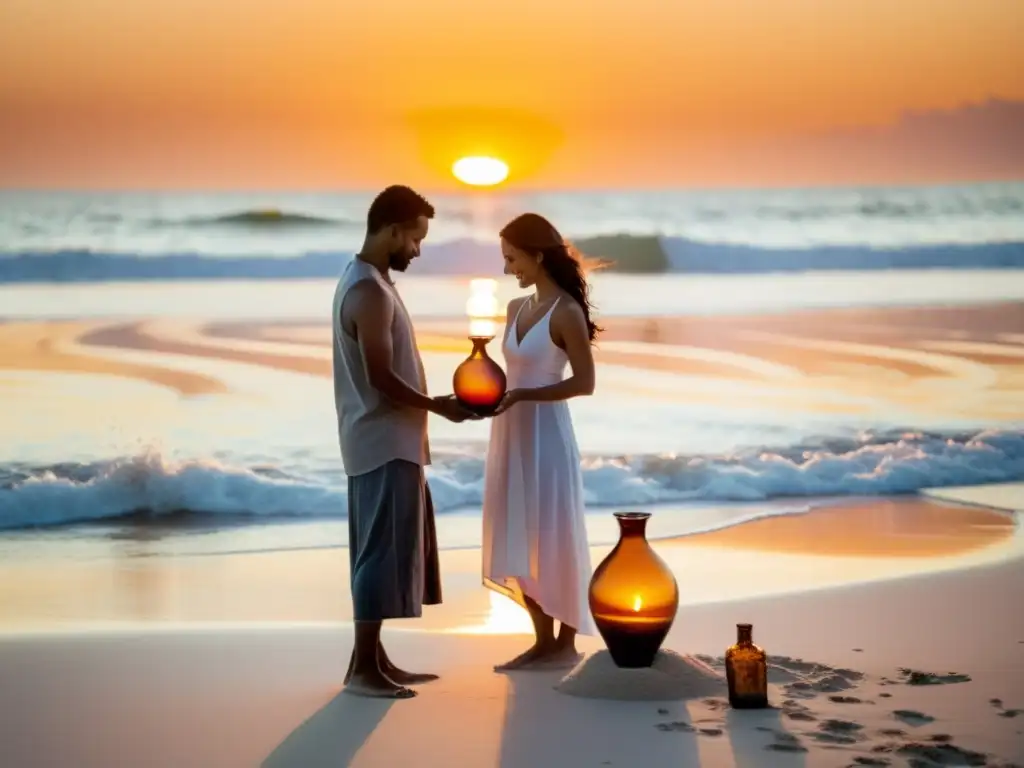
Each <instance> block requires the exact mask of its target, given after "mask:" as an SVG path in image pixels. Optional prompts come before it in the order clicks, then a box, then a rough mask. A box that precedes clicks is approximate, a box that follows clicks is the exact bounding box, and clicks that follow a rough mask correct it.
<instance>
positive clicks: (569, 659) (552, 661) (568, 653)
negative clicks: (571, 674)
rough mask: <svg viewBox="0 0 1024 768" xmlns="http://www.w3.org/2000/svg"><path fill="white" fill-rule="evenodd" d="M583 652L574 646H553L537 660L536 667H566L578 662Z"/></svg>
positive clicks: (573, 665)
mask: <svg viewBox="0 0 1024 768" xmlns="http://www.w3.org/2000/svg"><path fill="white" fill-rule="evenodd" d="M582 658H583V654H582V653H580V652H579V651H577V650H576V648H575V647H574V646H567V647H562V648H558V647H556V648H554V649H553V650H552V651H551V652H550V653H549V654H547V655H546V656H544V657H543V658H541V659H539V660H538V661H537V666H538V667H543V668H544V669H568V668H570V667H575V666H576V665H577V664H579V662H580V659H582Z"/></svg>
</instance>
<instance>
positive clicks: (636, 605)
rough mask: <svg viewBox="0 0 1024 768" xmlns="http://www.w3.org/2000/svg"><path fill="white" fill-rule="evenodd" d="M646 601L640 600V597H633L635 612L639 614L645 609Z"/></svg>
mask: <svg viewBox="0 0 1024 768" xmlns="http://www.w3.org/2000/svg"><path fill="white" fill-rule="evenodd" d="M643 604H644V601H643V600H641V599H640V595H633V610H634V611H636V612H637V613H639V612H640V609H641V608H642V607H643Z"/></svg>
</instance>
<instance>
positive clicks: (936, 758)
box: [896, 742, 989, 768]
mask: <svg viewBox="0 0 1024 768" xmlns="http://www.w3.org/2000/svg"><path fill="white" fill-rule="evenodd" d="M896 754H898V755H900V756H902V757H905V758H907V760H908V762H909V763H910V765H921V766H922V767H923V766H928V767H929V768H930V767H931V766H935V765H988V764H989V762H988V755H986V754H984V753H982V752H975V751H974V750H973V749H964V748H963V747H957V746H954V745H952V744H921V743H918V742H914V743H911V744H904V745H903V746H901V747H897V748H896Z"/></svg>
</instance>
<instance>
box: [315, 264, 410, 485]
mask: <svg viewBox="0 0 1024 768" xmlns="http://www.w3.org/2000/svg"><path fill="white" fill-rule="evenodd" d="M363 280H376V281H377V282H378V284H380V286H381V287H382V288H383V289H384V290H385V291H386V292H387V293H388V294H389V295H390V296H392V297H393V299H394V302H395V313H394V319H393V320H392V321H391V344H392V347H393V350H394V362H393V364H392V366H393V370H394V372H395V374H396V375H397V376H398V377H399V378H400V379H402V380H403V381H405V383H406V384H408V385H409V386H410V387H412V388H413V389H415V390H418V391H419V392H422V393H423V394H424V395H426V394H427V379H426V376H425V374H424V371H423V361H422V360H421V359H420V353H419V349H417V347H416V334H415V333H414V332H413V328H412V320H411V319H410V318H409V313H408V312H407V311H406V309H405V304H403V303H402V299H401V297H400V296H399V295H398V291H397V290H395V286H394V284H393V283H392V282H391V281H390V280H389V279H387V278H385V277H384V275H383V274H381V272H380V270H378V269H377V268H376V267H374V266H373V265H371V264H367V263H366V262H365V261H361V260H360V259H358V258H356V259H353V260H352V261H351V263H349V265H348V266H347V267H346V268H345V272H344V273H343V274H342V276H341V279H340V280H339V281H338V287H337V288H336V289H335V291H334V305H333V322H332V327H333V334H332V335H333V342H334V343H333V347H334V406H335V409H336V410H337V413H338V438H339V441H340V443H341V460H342V463H343V464H344V465H345V473H346V474H347V475H348V476H349V477H353V476H355V475H362V474H365V473H367V472H372V471H373V470H375V469H377V468H378V467H380V466H382V465H384V464H386V463H387V462H389V461H392V460H393V459H404V460H406V461H411V462H412V463H414V464H419V465H420V466H425V465H427V464H429V463H430V446H429V443H428V442H427V412H426V411H422V410H420V409H418V408H409V407H408V406H404V405H398V404H396V403H394V402H392V401H391V400H389V399H388V398H387V397H385V396H384V395H383V394H381V392H380V391H379V390H378V389H376V388H375V387H374V386H373V385H371V384H370V378H369V376H368V375H367V371H366V365H365V363H364V362H363V355H362V353H361V352H360V351H359V342H358V341H357V340H356V339H355V338H353V337H352V336H351V335H349V333H348V332H347V331H346V330H345V329H344V327H343V326H342V322H341V308H342V304H343V302H344V301H345V296H346V295H347V294H348V292H349V290H351V288H352V286H353V285H355V284H356V283H359V282H361V281H363Z"/></svg>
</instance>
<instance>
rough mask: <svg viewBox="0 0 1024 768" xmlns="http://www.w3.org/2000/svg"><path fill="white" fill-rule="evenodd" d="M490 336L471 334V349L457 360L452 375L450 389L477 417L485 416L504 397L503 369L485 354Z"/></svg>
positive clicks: (463, 405) (504, 380)
mask: <svg viewBox="0 0 1024 768" xmlns="http://www.w3.org/2000/svg"><path fill="white" fill-rule="evenodd" d="M490 340H491V339H490V338H483V337H471V338H470V341H472V342H473V351H472V352H470V353H469V357H467V358H466V359H465V360H463V361H462V362H461V363H459V367H458V368H456V369H455V375H454V376H453V377H452V389H453V391H454V393H455V397H456V398H457V399H458V401H459V403H460V404H461V405H462V407H463V408H466V409H467V410H469V411H472V412H473V413H475V414H477V415H478V416H489V415H490V414H492V413H494V409H495V408H497V407H498V403H500V402H501V398H502V397H504V396H505V389H506V387H507V386H508V383H507V381H506V379H505V372H504V371H503V370H501V366H500V365H498V364H497V363H496V362H494V360H492V359H491V357H490V356H489V355H488V354H487V342H489V341H490Z"/></svg>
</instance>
